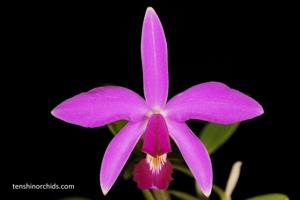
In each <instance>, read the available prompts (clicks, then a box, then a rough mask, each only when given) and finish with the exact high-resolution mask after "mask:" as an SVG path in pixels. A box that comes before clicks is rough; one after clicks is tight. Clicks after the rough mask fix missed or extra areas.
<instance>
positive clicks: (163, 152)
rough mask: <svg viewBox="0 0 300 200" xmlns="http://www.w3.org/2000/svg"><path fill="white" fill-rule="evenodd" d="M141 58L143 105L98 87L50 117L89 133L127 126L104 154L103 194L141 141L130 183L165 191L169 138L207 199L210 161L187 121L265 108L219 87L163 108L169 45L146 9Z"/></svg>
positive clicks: (224, 120)
mask: <svg viewBox="0 0 300 200" xmlns="http://www.w3.org/2000/svg"><path fill="white" fill-rule="evenodd" d="M141 54H142V66H143V82H144V95H145V100H144V99H143V98H142V97H140V96H139V95H138V94H136V93H135V92H133V91H131V90H129V89H127V88H124V87H119V86H104V87H97V88H94V89H92V90H90V91H88V92H84V93H81V94H78V95H76V96H74V97H72V98H70V99H67V100H65V101H64V102H62V103H61V104H59V105H58V106H57V107H56V108H54V109H53V111H52V115H54V116H55V117H57V118H59V119H61V120H63V121H66V122H68V123H71V124H76V125H79V126H83V127H88V128H94V127H100V126H104V125H106V124H109V123H111V122H114V121H117V120H121V119H124V120H127V121H128V123H127V124H126V125H125V126H124V127H123V128H122V129H121V130H120V132H119V133H118V134H117V135H116V136H115V137H114V138H113V139H112V141H111V142H110V144H109V145H108V147H107V149H106V151H105V153H104V157H103V160H102V164H101V169H100V185H101V189H102V191H103V193H104V194H106V193H107V192H108V191H109V190H110V189H111V187H112V185H113V184H114V182H115V181H116V179H117V177H118V176H119V174H120V172H121V170H122V168H123V167H124V165H125V163H126V162H127V160H128V158H129V156H130V154H131V152H132V151H133V149H134V147H135V146H136V144H137V142H138V141H139V140H140V139H141V140H142V141H143V145H142V148H141V151H142V152H143V153H144V155H145V157H144V158H143V159H142V160H140V161H139V162H138V163H137V164H136V165H135V167H134V169H133V174H134V176H133V179H134V180H135V181H136V182H137V184H138V187H139V188H140V189H167V188H168V185H169V183H170V181H171V180H172V176H171V174H172V170H173V167H172V164H171V162H170V160H169V159H168V153H170V152H171V151H172V148H171V144H170V138H171V139H172V140H173V141H174V142H175V144H176V145H177V147H178V148H179V150H180V152H181V154H182V157H183V158H184V160H185V162H186V164H187V165H188V167H189V169H190V170H191V172H192V174H193V176H194V177H195V179H196V181H197V183H198V185H199V186H200V188H201V190H202V192H203V193H204V194H205V195H206V196H209V195H210V193H211V189H212V179H213V175H212V165H211V161H210V157H209V154H208V152H207V150H206V148H205V146H204V145H203V144H202V142H201V141H200V140H199V138H198V137H197V136H196V135H195V134H194V133H193V132H192V131H191V129H190V128H189V127H188V126H187V124H186V123H185V121H187V120H189V119H198V120H204V121H208V122H215V123H220V124H231V123H236V122H240V121H243V120H247V119H251V118H254V117H256V116H259V115H261V114H262V113H263V108H262V107H261V105H260V104H259V103H258V102H256V101H255V100H254V99H252V98H250V97H248V96H246V95H245V94H243V93H241V92H239V91H237V90H234V89H231V88H229V87H228V86H226V85H225V84H223V83H219V82H207V83H202V84H198V85H195V86H193V87H191V88H189V89H187V90H185V91H183V92H182V93H180V94H178V95H176V96H174V97H173V98H172V99H170V100H169V101H168V102H167V99H168V82H169V80H168V59H167V42H166V38H165V34H164V31H163V27H162V24H161V22H160V20H159V18H158V16H157V14H156V13H155V11H154V10H153V8H150V7H149V8H148V9H147V11H146V14H145V17H144V22H143V28H142V40H141Z"/></svg>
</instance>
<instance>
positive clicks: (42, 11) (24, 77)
mask: <svg viewBox="0 0 300 200" xmlns="http://www.w3.org/2000/svg"><path fill="white" fill-rule="evenodd" d="M147 6H153V7H154V9H155V10H156V12H157V13H158V15H159V16H160V19H161V21H162V23H163V26H164V30H165V33H166V37H167V41H168V49H169V76H170V91H169V97H172V96H173V95H175V94H177V93H178V92H181V91H183V90H185V89H187V88H188V87H190V86H192V85H195V84H198V83H201V82H206V81H212V80H213V81H220V82H224V83H226V84H227V85H229V86H230V87H233V88H235V89H238V90H240V91H242V92H244V93H247V94H250V95H251V96H252V97H254V98H255V99H256V100H257V101H258V102H260V103H261V104H262V105H263V107H264V109H265V114H264V115H263V116H260V117H258V118H255V119H253V120H250V121H246V122H244V123H243V124H242V125H241V127H240V128H239V129H238V131H237V132H236V134H235V135H234V136H233V137H232V138H231V139H230V140H229V142H228V143H226V144H225V145H224V146H223V147H222V148H221V149H219V150H218V151H217V152H216V153H215V154H214V155H213V156H212V161H213V167H214V182H215V184H217V185H219V186H221V187H225V183H226V180H227V176H228V174H229V171H230V168H231V165H232V164H233V163H234V162H235V161H236V160H241V161H243V168H242V174H241V177H240V181H239V183H238V186H237V188H236V190H235V192H234V194H233V198H234V199H244V198H246V197H250V196H254V195H257V194H262V193H271V192H280V193H286V194H288V195H289V196H290V199H296V197H295V195H296V194H295V192H296V189H295V188H296V187H295V184H294V183H293V179H294V178H295V176H296V174H295V169H296V161H297V160H298V156H296V155H294V152H295V151H296V146H295V145H294V144H293V143H295V136H294V135H296V134H297V131H298V130H295V129H294V127H292V126H291V124H292V122H291V120H292V119H295V118H293V117H291V115H290V112H291V113H293V112H295V113H296V111H295V110H294V107H293V106H292V101H293V100H295V99H294V97H293V95H294V93H296V92H297V90H295V89H294V88H293V86H295V82H296V80H295V79H293V78H292V75H291V74H292V73H291V72H290V70H289V69H288V68H287V62H288V60H289V59H290V58H292V57H293V55H289V56H290V57H289V58H288V57H286V54H285V53H286V52H285V48H282V47H283V45H284V43H285V42H286V41H285V39H283V38H285V36H286V35H283V34H284V33H283V34H281V31H282V29H284V28H285V27H284V23H282V21H281V19H282V18H281V16H282V12H280V10H275V9H273V7H272V6H273V5H262V4H260V5H250V4H249V5H236V4H235V5H229V4H226V5H220V4H215V5H206V4H205V5H204V4H201V3H199V2H197V1H193V3H192V2H189V1H181V2H175V1H136V2H133V1H126V3H124V2H123V3H119V2H112V3H111V4H104V3H97V4H83V3H74V2H72V3H68V4H66V3H65V4H62V3H57V4H51V3H49V4H36V3H35V4H26V5H25V4H24V5H21V4H16V5H13V6H12V7H10V8H11V9H12V12H10V13H9V14H7V15H6V18H5V20H6V22H8V25H9V26H8V27H9V28H8V32H9V34H8V36H7V38H6V39H7V41H8V43H9V46H8V48H7V50H6V53H8V56H7V57H6V58H8V62H7V64H6V65H5V66H6V72H5V73H3V74H4V78H3V79H2V80H1V82H3V83H2V87H3V88H4V89H3V94H4V95H5V98H3V99H2V100H4V104H3V107H2V110H3V112H2V114H3V116H4V117H5V120H4V121H3V130H5V131H3V132H2V136H3V137H4V135H5V138H6V136H7V137H8V139H7V140H4V141H7V142H8V143H6V142H5V143H6V144H8V147H7V148H5V151H3V152H4V155H5V158H6V159H7V161H5V162H4V163H5V166H6V167H8V170H7V171H5V172H4V174H5V176H7V177H8V181H6V188H7V189H8V191H9V193H10V194H9V195H10V197H11V199H20V198H22V199H24V198H25V197H26V198H27V197H30V198H35V197H36V198H39V199H58V198H62V197H67V196H75V195H79V196H85V197H89V198H92V199H99V198H100V199H120V195H121V197H123V198H126V199H127V198H128V199H142V198H143V197H142V195H141V192H140V191H139V190H138V189H137V188H136V185H135V183H134V182H133V181H132V180H130V181H128V182H125V181H123V180H122V178H119V179H118V181H117V182H116V183H115V185H114V186H113V188H112V189H111V191H110V192H109V194H108V195H107V197H105V198H104V197H103V196H102V193H101V190H100V186H99V178H98V176H99V169H100V164H101V160H102V156H103V153H104V151H105V148H106V146H107V145H108V143H109V141H110V140H111V139H112V135H111V134H110V132H109V131H108V129H107V127H101V128H95V129H86V128H81V127H78V126H74V125H70V124H67V123H64V122H62V121H60V120H57V119H55V118H54V117H52V116H51V115H50V111H51V110H52V109H53V108H54V107H55V106H56V105H57V104H59V103H60V102H62V101H63V100H65V99H66V98H69V97H71V96H73V95H76V94H78V93H80V92H82V91H87V90H89V89H92V88H94V87H97V86H100V85H102V84H107V83H110V84H116V85H121V86H125V87H128V88H130V89H132V90H134V91H136V92H138V93H139V94H140V95H143V91H142V70H141V59H140V49H139V48H140V36H141V28H142V21H143V17H144V13H145V10H146V8H147ZM9 20H11V21H9ZM189 124H190V125H191V127H192V129H193V130H194V131H195V132H199V131H200V130H201V129H200V128H201V127H202V126H203V124H204V123H203V122H197V121H191V122H189ZM6 144H4V145H3V146H6ZM174 177H175V181H173V182H172V183H171V188H176V189H182V190H186V191H193V190H194V185H193V180H192V179H190V178H187V177H185V176H183V175H181V174H180V173H175V174H174ZM25 183H32V184H43V183H57V184H74V185H75V190H66V191H63V190H59V191H51V190H48V191H47V190H46V191H45V190H12V188H11V184H25ZM293 195H294V196H293Z"/></svg>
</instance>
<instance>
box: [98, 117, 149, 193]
mask: <svg viewBox="0 0 300 200" xmlns="http://www.w3.org/2000/svg"><path fill="white" fill-rule="evenodd" d="M144 129H145V125H144V123H142V122H138V123H133V122H129V123H128V124H127V125H126V126H125V127H124V128H122V129H121V131H120V132H119V133H118V134H117V135H116V136H115V137H114V138H113V140H112V141H111V142H110V143H109V145H108V147H107V149H106V151H105V153H104V156H103V160H102V164H101V170H100V185H101V189H102V192H103V194H104V195H105V194H106V193H107V192H108V191H109V190H110V188H111V187H112V185H113V184H114V182H115V181H116V179H117V177H118V176H119V174H120V172H121V170H122V168H123V167H124V165H125V163H126V161H127V160H128V158H129V156H130V154H131V152H132V151H133V148H134V147H135V145H136V144H137V142H138V140H139V138H140V137H141V135H142V133H143V131H144Z"/></svg>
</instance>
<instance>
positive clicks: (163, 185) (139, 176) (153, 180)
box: [133, 159, 173, 190]
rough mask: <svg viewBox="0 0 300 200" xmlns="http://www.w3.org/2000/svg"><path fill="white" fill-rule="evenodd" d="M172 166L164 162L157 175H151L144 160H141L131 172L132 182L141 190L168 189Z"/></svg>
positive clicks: (168, 162)
mask: <svg viewBox="0 0 300 200" xmlns="http://www.w3.org/2000/svg"><path fill="white" fill-rule="evenodd" d="M172 172H173V166H172V164H171V163H170V161H169V160H167V161H166V163H165V164H164V166H163V167H162V169H161V171H160V172H159V173H158V174H155V173H152V172H151V170H150V168H149V165H148V163H147V161H146V159H142V160H141V161H140V162H139V163H138V164H137V165H135V167H134V170H133V180H134V181H135V182H137V184H138V187H139V188H140V189H141V190H146V189H161V190H165V189H168V187H169V184H170V182H171V181H172V180H173V178H172V176H171V175H172Z"/></svg>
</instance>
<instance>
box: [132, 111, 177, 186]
mask: <svg viewBox="0 0 300 200" xmlns="http://www.w3.org/2000/svg"><path fill="white" fill-rule="evenodd" d="M143 140H144V141H143V146H142V151H143V152H144V153H145V154H146V158H143V159H142V160H140V161H139V163H138V164H136V165H135V167H134V170H133V180H134V181H136V182H137V183H138V186H139V188H140V189H143V190H144V189H167V188H168V185H169V183H170V181H172V176H171V175H172V172H173V166H172V164H171V162H170V161H169V160H168V159H167V153H169V152H171V151H172V149H171V144H170V138H169V132H168V128H167V124H166V121H165V119H164V117H163V116H162V115H161V114H159V113H155V114H152V115H151V116H150V119H149V121H148V124H147V127H146V130H145V133H144V135H143Z"/></svg>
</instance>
